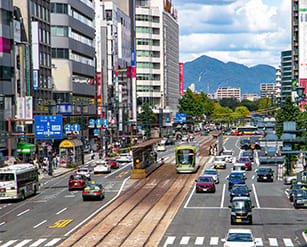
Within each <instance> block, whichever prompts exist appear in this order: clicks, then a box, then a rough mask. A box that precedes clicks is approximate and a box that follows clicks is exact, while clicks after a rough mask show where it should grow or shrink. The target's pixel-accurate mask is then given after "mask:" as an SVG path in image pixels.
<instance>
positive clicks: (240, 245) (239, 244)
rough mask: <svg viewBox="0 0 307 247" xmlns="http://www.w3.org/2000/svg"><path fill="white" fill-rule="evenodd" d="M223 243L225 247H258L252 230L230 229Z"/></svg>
mask: <svg viewBox="0 0 307 247" xmlns="http://www.w3.org/2000/svg"><path fill="white" fill-rule="evenodd" d="M222 242H224V247H256V241H255V238H254V236H253V233H252V230H250V229H239V228H237V229H229V231H228V233H227V235H226V238H225V239H222Z"/></svg>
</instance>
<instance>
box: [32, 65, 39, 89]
mask: <svg viewBox="0 0 307 247" xmlns="http://www.w3.org/2000/svg"><path fill="white" fill-rule="evenodd" d="M33 90H34V91H37V90H38V71H37V70H34V71H33Z"/></svg>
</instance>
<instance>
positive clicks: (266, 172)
mask: <svg viewBox="0 0 307 247" xmlns="http://www.w3.org/2000/svg"><path fill="white" fill-rule="evenodd" d="M256 172H257V182H260V181H262V182H264V181H269V182H273V181H274V174H273V173H274V171H273V170H272V168H271V167H260V168H259V169H257V170H256Z"/></svg>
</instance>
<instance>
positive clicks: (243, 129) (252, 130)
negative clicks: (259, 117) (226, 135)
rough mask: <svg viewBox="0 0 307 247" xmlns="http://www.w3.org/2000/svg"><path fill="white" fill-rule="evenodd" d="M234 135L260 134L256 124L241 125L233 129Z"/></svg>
mask: <svg viewBox="0 0 307 247" xmlns="http://www.w3.org/2000/svg"><path fill="white" fill-rule="evenodd" d="M232 135H259V132H258V129H257V127H255V126H252V125H248V126H240V127H238V128H237V129H236V130H233V131H232Z"/></svg>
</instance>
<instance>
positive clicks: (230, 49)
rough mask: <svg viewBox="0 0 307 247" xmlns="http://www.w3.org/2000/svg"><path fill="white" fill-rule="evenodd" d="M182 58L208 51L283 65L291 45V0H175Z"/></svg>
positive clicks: (247, 62)
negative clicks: (285, 52) (281, 58)
mask: <svg viewBox="0 0 307 247" xmlns="http://www.w3.org/2000/svg"><path fill="white" fill-rule="evenodd" d="M172 3H173V5H174V6H175V8H176V9H177V11H178V23H179V35H180V37H179V40H180V43H179V49H180V61H181V62H188V61H192V60H194V59H195V58H197V57H200V56H201V55H207V56H210V57H213V58H216V59H218V60H221V61H223V62H229V61H231V62H236V63H240V64H244V65H246V66H248V67H251V66H255V65H258V64H267V65H272V66H274V67H276V68H277V67H278V66H279V65H280V55H281V51H284V50H289V49H291V0H172Z"/></svg>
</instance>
